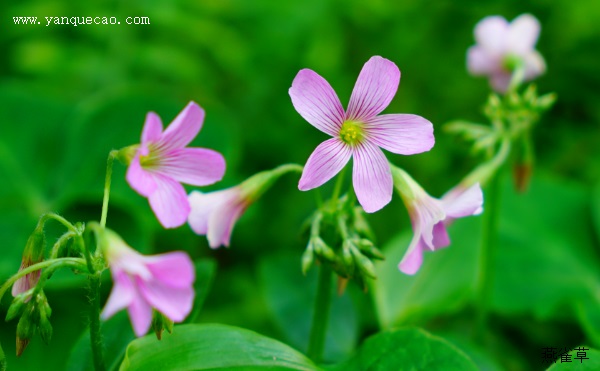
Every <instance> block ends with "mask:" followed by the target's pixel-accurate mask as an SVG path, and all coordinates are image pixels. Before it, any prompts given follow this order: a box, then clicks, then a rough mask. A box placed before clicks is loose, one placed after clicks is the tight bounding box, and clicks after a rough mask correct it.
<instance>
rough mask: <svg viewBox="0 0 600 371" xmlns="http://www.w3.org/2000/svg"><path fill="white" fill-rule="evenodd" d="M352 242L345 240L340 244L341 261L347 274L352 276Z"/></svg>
mask: <svg viewBox="0 0 600 371" xmlns="http://www.w3.org/2000/svg"><path fill="white" fill-rule="evenodd" d="M352 248H353V246H352V242H350V241H348V240H346V241H344V243H343V245H342V261H343V263H344V266H345V270H346V272H348V275H349V276H352V273H353V272H354V258H353V257H352Z"/></svg>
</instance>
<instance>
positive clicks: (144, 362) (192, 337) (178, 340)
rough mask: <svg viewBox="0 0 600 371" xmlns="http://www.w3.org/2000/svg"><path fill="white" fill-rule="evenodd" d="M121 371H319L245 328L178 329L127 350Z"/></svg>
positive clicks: (140, 341) (296, 354) (301, 357)
mask: <svg viewBox="0 0 600 371" xmlns="http://www.w3.org/2000/svg"><path fill="white" fill-rule="evenodd" d="M120 369H121V370H217V369H223V370H231V369H239V370H265V369H268V370H319V368H318V367H316V366H315V365H314V364H313V363H312V361H310V360H309V359H308V358H306V357H305V356H304V355H303V354H301V353H299V352H298V351H296V350H294V349H292V348H290V347H289V346H287V345H285V344H283V343H280V342H278V341H277V340H273V339H271V338H268V337H265V336H263V335H260V334H257V333H255V332H252V331H249V330H245V329H242V328H237V327H232V326H226V325H218V324H203V325H198V324H194V325H183V326H176V327H175V329H174V330H173V334H172V335H166V336H164V337H163V339H162V340H161V341H159V340H157V339H156V337H155V336H153V335H151V336H146V337H143V338H140V339H137V340H134V341H133V342H131V344H129V346H128V347H127V352H126V354H125V359H124V360H123V363H122V364H121V368H120Z"/></svg>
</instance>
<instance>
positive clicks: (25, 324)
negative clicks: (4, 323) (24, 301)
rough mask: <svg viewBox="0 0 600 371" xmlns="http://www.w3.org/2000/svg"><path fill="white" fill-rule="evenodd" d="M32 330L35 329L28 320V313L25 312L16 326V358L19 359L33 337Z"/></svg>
mask: <svg viewBox="0 0 600 371" xmlns="http://www.w3.org/2000/svg"><path fill="white" fill-rule="evenodd" d="M34 329H35V327H34V325H33V324H32V322H31V320H30V313H29V312H28V311H25V313H23V315H22V316H21V319H20V320H19V324H18V325H17V344H16V345H17V357H20V356H21V354H23V351H24V350H25V348H27V345H28V344H29V340H30V339H31V337H32V336H33V333H34Z"/></svg>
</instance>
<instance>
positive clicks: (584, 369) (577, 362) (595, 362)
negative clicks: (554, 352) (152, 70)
mask: <svg viewBox="0 0 600 371" xmlns="http://www.w3.org/2000/svg"><path fill="white" fill-rule="evenodd" d="M581 348H585V349H587V350H585V351H583V352H582V351H581V350H577V349H581ZM578 353H580V354H579V355H581V357H579V355H578ZM567 354H569V355H570V356H571V358H570V360H571V362H561V359H560V358H559V359H558V360H557V361H556V363H555V364H553V365H552V366H550V367H549V368H548V371H571V370H577V371H597V370H600V350H597V349H590V347H589V346H581V347H577V348H575V349H573V350H572V351H570V352H569V353H567ZM576 357H578V358H577V359H576ZM583 358H589V359H583ZM565 360H566V358H565Z"/></svg>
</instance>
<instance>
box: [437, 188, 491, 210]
mask: <svg viewBox="0 0 600 371" xmlns="http://www.w3.org/2000/svg"><path fill="white" fill-rule="evenodd" d="M441 201H442V205H443V208H444V211H445V212H446V215H448V216H449V217H451V218H462V217H464V216H469V215H478V214H480V213H481V212H483V208H482V205H483V192H482V191H481V186H480V185H479V183H476V184H474V185H472V186H471V187H469V188H468V189H467V190H464V191H462V190H457V189H453V190H451V191H450V192H448V193H447V194H445V195H444V196H443V197H442V200H441Z"/></svg>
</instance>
